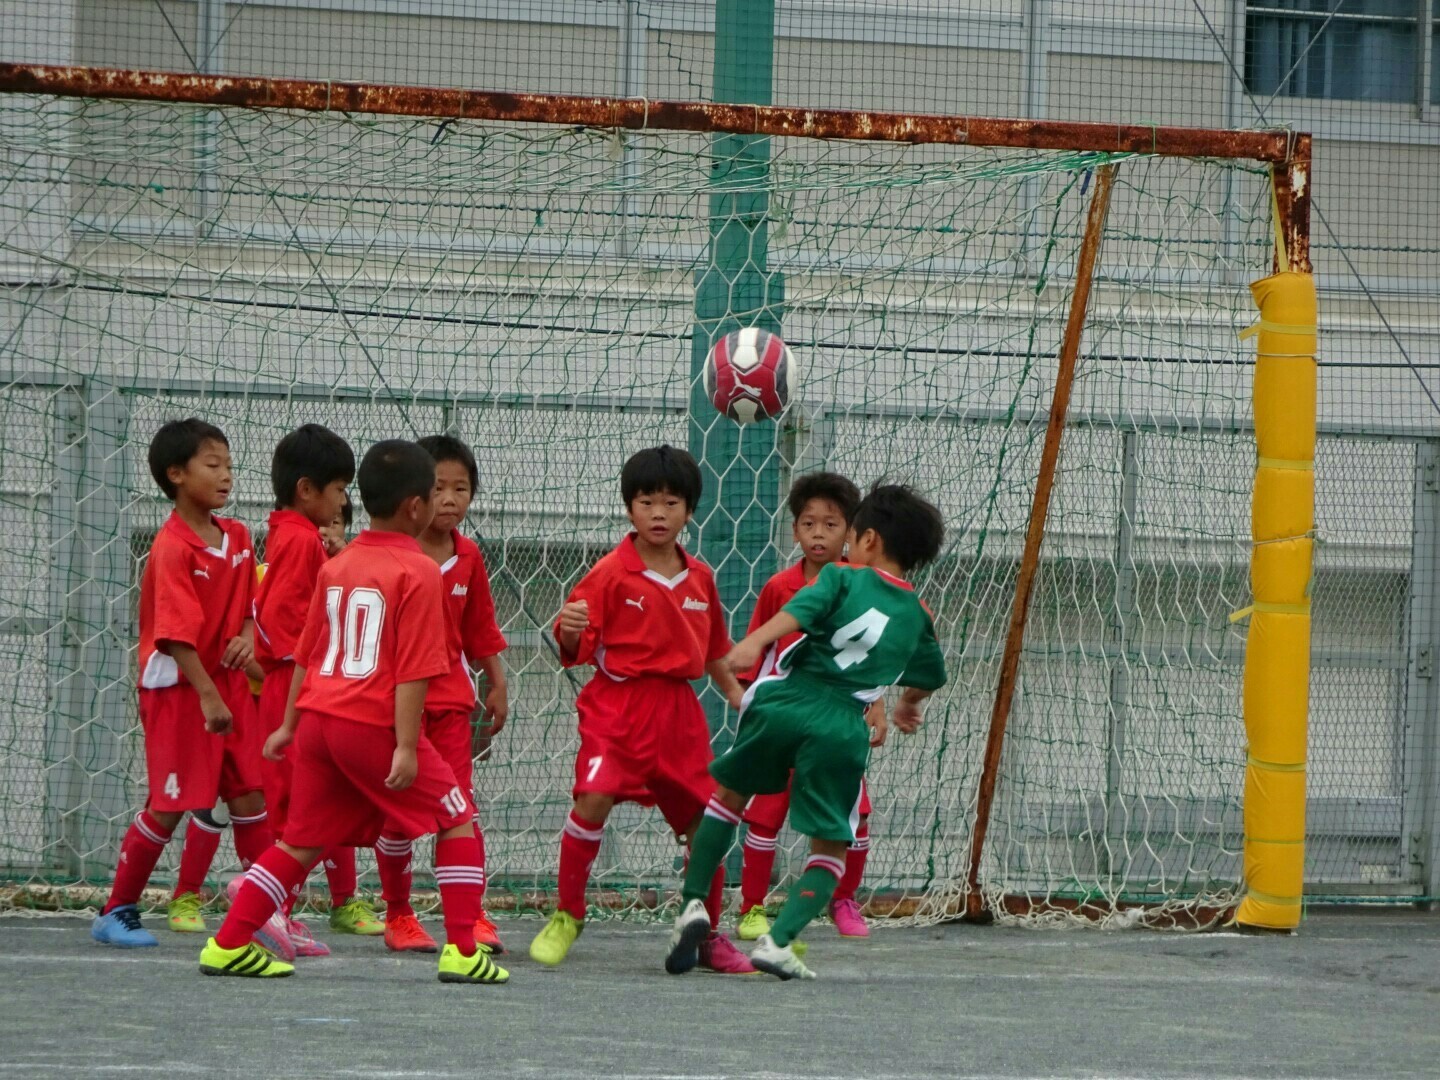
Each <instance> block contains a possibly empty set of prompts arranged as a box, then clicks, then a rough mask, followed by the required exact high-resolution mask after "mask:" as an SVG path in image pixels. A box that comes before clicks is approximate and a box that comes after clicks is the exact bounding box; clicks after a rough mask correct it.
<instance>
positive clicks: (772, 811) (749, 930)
mask: <svg viewBox="0 0 1440 1080" xmlns="http://www.w3.org/2000/svg"><path fill="white" fill-rule="evenodd" d="M786 502H787V504H788V506H789V508H790V514H791V516H792V517H793V518H794V519H795V525H794V533H795V543H796V544H797V545H799V547H800V551H801V558H800V561H799V562H798V563H796V564H795V565H794V566H792V567H789V568H788V569H785V570H781V571H780V572H779V573H778V574H776V575H775V576H774V577H772V578H771V579H770V580H769V581H767V582H766V583H765V587H764V588H763V589H761V590H760V597H759V599H758V600H757V601H756V602H755V613H754V614H753V615H752V616H751V617H750V629H749V631H747V632H748V633H754V632H755V631H756V630H758V629H759V628H760V627H762V626H764V625H765V624H766V623H767V622H769V621H770V620H771V619H772V618H774V617H775V615H776V614H777V613H778V612H779V611H780V609H781V608H783V607H784V606H785V605H786V604H788V603H789V602H790V601H791V599H793V598H794V596H795V594H796V593H798V592H799V591H800V590H801V589H803V588H805V586H807V585H809V584H811V583H812V582H814V580H815V579H816V578H817V577H819V575H820V571H821V570H823V569H824V568H825V567H826V566H828V565H830V563H833V562H839V561H840V559H841V557H842V556H843V555H844V553H845V537H846V534H847V533H848V532H849V530H850V521H851V519H852V518H854V516H855V508H856V507H857V506H859V505H860V489H859V488H857V487H856V486H855V485H854V484H853V483H851V482H850V481H849V480H847V479H846V478H845V477H843V476H840V475H838V474H836V473H830V472H817V473H810V474H809V475H807V476H802V477H801V478H800V479H798V480H796V481H795V483H794V484H793V485H792V486H791V488H790V496H789V498H788V499H787V500H786ZM799 637H800V635H799V634H795V635H791V636H790V637H788V638H783V639H781V641H780V642H779V643H778V646H777V648H776V650H775V652H774V653H767V654H766V657H765V658H764V659H762V660H761V662H760V663H759V664H757V665H756V666H755V667H754V668H753V669H752V670H751V671H748V672H746V673H745V674H744V675H742V676H741V682H743V683H745V684H746V685H749V684H750V683H753V682H754V681H755V680H756V679H758V678H761V677H763V676H765V675H769V674H772V673H773V672H772V671H771V670H769V667H770V666H773V662H774V661H773V657H776V656H779V655H780V654H782V653H784V651H785V650H786V649H788V648H789V647H790V646H791V645H793V644H794V643H795V641H796V640H797V639H798V638H799ZM865 721H866V723H868V724H869V725H870V731H871V736H870V745H871V746H872V747H878V746H881V745H882V744H883V743H884V742H885V734H886V723H885V703H884V702H883V701H877V702H876V703H875V704H874V705H872V706H871V707H870V709H869V711H868V712H866V714H865ZM789 812H790V791H789V789H788V788H787V789H786V790H785V791H781V792H778V793H776V794H774V795H756V796H755V797H754V798H753V799H751V800H750V804H749V805H748V806H747V807H745V813H744V816H743V817H742V818H741V820H742V821H744V822H745V824H746V826H747V829H746V833H745V844H744V847H743V849H742V850H743V851H744V861H743V863H742V869H741V873H740V922H739V925H738V926H737V927H736V929H735V934H736V936H737V937H739V938H740V939H741V940H742V941H755V940H756V939H758V938H759V937H760V936H761V935H762V934H766V933H769V931H770V923H769V920H768V919H766V917H765V896H766V894H767V893H769V891H770V877H771V873H772V871H773V869H774V867H775V849H776V847H777V845H778V844H779V836H780V827H781V826H782V825H784V824H785V817H786V815H787V814H788V813H789ZM869 852H870V792H869V788H868V786H867V785H865V784H863V783H862V785H861V787H860V824H859V826H858V827H857V828H856V830H855V842H854V843H853V844H851V845H850V848H849V851H848V852H847V853H846V858H845V875H844V877H843V878H842V879H841V881H840V884H839V885H838V886H837V887H836V889H835V895H834V897H833V898H832V899H831V901H830V918H831V919H832V920H833V921H834V923H835V928H836V929H837V930H839V931H840V933H841V935H842V936H844V937H868V936H869V935H870V928H869V927H868V926H866V925H865V919H864V918H863V917H862V916H861V914H860V905H859V904H857V903H856V902H855V890H856V889H858V888H859V887H860V880H861V878H862V877H863V876H864V873H865V859H866V857H867V856H868V855H869Z"/></svg>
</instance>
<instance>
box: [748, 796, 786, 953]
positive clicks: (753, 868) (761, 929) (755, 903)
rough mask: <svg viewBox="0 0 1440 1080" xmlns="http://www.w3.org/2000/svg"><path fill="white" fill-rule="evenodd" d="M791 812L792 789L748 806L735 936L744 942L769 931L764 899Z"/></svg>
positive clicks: (753, 801) (760, 797) (755, 798)
mask: <svg viewBox="0 0 1440 1080" xmlns="http://www.w3.org/2000/svg"><path fill="white" fill-rule="evenodd" d="M789 812H790V789H789V787H788V785H787V787H786V789H785V790H784V791H782V792H778V793H776V794H774V795H756V796H755V797H754V798H753V799H751V800H750V804H749V805H748V806H746V807H745V813H744V814H743V815H741V820H742V821H743V822H744V823H745V826H746V832H745V843H744V845H743V846H742V848H741V852H742V853H743V858H742V861H741V864H740V922H739V925H738V926H737V927H736V933H737V934H738V935H739V937H740V939H741V940H742V941H754V940H755V939H756V938H758V937H759V936H760V935H761V934H763V933H765V932H766V931H767V930H769V929H770V923H769V921H768V920H767V919H766V918H765V898H766V897H767V896H768V895H770V883H771V881H772V880H773V878H774V876H775V854H776V851H777V849H778V848H779V845H780V827H781V826H782V825H784V824H785V816H786V815H787V814H788V813H789Z"/></svg>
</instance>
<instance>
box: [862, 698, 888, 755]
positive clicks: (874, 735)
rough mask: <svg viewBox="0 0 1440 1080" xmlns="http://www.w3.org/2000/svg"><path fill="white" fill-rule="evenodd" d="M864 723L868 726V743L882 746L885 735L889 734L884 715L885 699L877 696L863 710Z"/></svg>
mask: <svg viewBox="0 0 1440 1080" xmlns="http://www.w3.org/2000/svg"><path fill="white" fill-rule="evenodd" d="M865 723H866V724H867V725H868V726H869V728H870V745H871V746H877V747H878V746H884V745H885V737H886V736H887V735H889V734H890V722H889V720H888V719H887V718H886V716H885V699H884V698H878V699H877V700H875V701H873V702H871V703H870V707H869V708H868V709H866V710H865Z"/></svg>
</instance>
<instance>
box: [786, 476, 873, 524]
mask: <svg viewBox="0 0 1440 1080" xmlns="http://www.w3.org/2000/svg"><path fill="white" fill-rule="evenodd" d="M811 499H825V500H827V501H829V502H832V503H834V504H835V505H836V506H838V507H839V508H840V513H841V515H842V516H843V517H844V518H845V524H847V525H848V524H850V522H851V521H853V520H854V519H855V508H856V507H857V506H859V505H860V489H859V488H858V487H856V486H855V484H854V482H853V481H851V480H848V479H846V478H845V477H843V476H841V475H840V474H839V473H833V472H815V473H807V474H806V475H804V476H802V477H800V479H798V480H796V481H795V483H793V484H791V485H790V496H789V498H788V499H787V500H786V502H787V503H788V505H789V507H790V516H791V517H793V518H794V519H795V520H797V521H798V520H800V515H801V513H803V512H804V510H805V505H806V504H807V503H808V502H809V501H810V500H811Z"/></svg>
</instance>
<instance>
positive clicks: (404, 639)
mask: <svg viewBox="0 0 1440 1080" xmlns="http://www.w3.org/2000/svg"><path fill="white" fill-rule="evenodd" d="M444 618H445V612H444V601H443V600H442V598H441V594H440V568H439V567H438V566H436V565H435V564H434V563H433V562H431V561H430V559H429V557H427V556H426V555H425V553H424V552H422V551H421V550H420V545H419V544H417V543H416V542H415V540H414V539H413V538H411V537H409V536H405V535H403V534H402V533H392V532H374V531H372V530H369V529H367V530H366V531H364V532H362V533H361V534H360V535H359V536H357V537H356V538H355V539H354V541H352V542H351V543H350V544H348V545H347V546H346V547H345V550H344V551H342V552H340V554H338V555H336V556H335V557H334V558H333V559H331V560H330V561H329V562H327V563H326V564H325V565H324V567H322V568H321V570H320V577H319V581H318V583H317V584H316V587H315V595H314V597H313V598H312V599H311V602H310V612H309V614H308V615H306V617H305V632H304V633H303V634H302V635H301V636H300V643H299V644H298V645H297V646H296V647H295V662H296V663H297V664H299V665H300V666H301V667H303V668H304V669H305V681H304V683H302V684H301V687H300V696H299V698H297V699H296V702H295V705H296V708H298V709H304V710H306V711H309V712H316V713H322V714H324V715H326V716H335V717H340V718H341V719H345V720H356V721H359V722H360V723H362V724H374V725H375V726H377V727H393V726H394V725H395V687H396V686H398V685H399V684H400V683H406V682H414V681H416V680H418V679H433V678H435V677H437V676H439V675H443V674H445V672H446V671H447V670H448V669H449V667H450V664H449V661H448V658H447V656H446V652H445V638H444V635H442V634H437V633H436V632H435V631H436V628H437V627H440V626H443V625H444V621H443V620H444Z"/></svg>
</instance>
